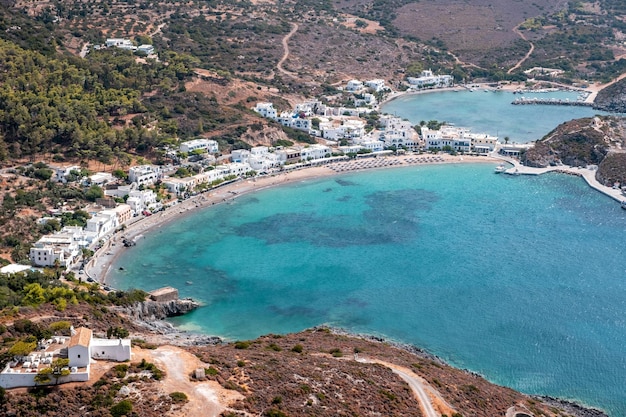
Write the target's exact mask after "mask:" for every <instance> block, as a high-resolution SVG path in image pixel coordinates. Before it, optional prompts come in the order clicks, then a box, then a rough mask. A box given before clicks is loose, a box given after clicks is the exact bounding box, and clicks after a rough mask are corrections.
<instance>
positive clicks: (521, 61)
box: [506, 25, 535, 74]
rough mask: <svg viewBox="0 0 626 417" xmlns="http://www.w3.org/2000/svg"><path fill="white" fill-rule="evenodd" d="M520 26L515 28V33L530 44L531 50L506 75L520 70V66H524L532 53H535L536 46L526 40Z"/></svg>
mask: <svg viewBox="0 0 626 417" xmlns="http://www.w3.org/2000/svg"><path fill="white" fill-rule="evenodd" d="M519 26H520V25H517V26H515V28H514V29H513V32H515V33H516V34H518V35H519V37H520V38H522V39H523V40H525V41H526V42H528V43H529V44H530V49H529V50H528V52H526V55H524V58H522V59H520V60H519V62H518V63H517V64H515V65H513V66H512V67H511V68H510V69H509V70H508V71H507V72H506V73H507V74H510V73H512V72H513V71H515V70H516V69H518V68H519V67H520V66H522V64H523V63H524V62H525V61H526V60H527V59H528V58H529V57H530V56H531V55H532V53H533V52H534V51H535V45H534V44H533V43H532V42H531V41H529V40H528V39H526V36H524V34H523V33H522V32H520V30H519Z"/></svg>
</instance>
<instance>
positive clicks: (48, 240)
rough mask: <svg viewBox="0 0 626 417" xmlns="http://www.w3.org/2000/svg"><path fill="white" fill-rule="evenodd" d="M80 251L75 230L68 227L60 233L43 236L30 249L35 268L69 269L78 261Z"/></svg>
mask: <svg viewBox="0 0 626 417" xmlns="http://www.w3.org/2000/svg"><path fill="white" fill-rule="evenodd" d="M81 233H82V230H81ZM82 247H84V246H82ZM80 249H81V246H80V244H79V239H78V237H77V236H76V233H75V230H73V229H72V228H68V227H66V228H64V229H63V230H62V231H60V232H57V233H53V234H50V235H46V236H42V237H41V238H40V239H39V240H38V241H37V242H35V244H34V245H33V247H31V248H30V251H29V258H30V262H31V264H32V265H33V266H41V267H52V266H55V265H57V264H58V265H59V266H60V267H62V268H65V269H69V268H71V267H72V266H73V265H74V264H75V263H76V261H77V260H78V257H79V256H80V254H81V250H80Z"/></svg>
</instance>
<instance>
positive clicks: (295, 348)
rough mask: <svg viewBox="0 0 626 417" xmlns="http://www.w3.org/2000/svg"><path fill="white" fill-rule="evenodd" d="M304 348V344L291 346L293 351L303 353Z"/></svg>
mask: <svg viewBox="0 0 626 417" xmlns="http://www.w3.org/2000/svg"><path fill="white" fill-rule="evenodd" d="M303 349H304V348H303V347H302V345H295V346H294V347H292V348H291V351H292V352H296V353H302V350H303Z"/></svg>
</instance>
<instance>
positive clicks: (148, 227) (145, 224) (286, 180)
mask: <svg viewBox="0 0 626 417" xmlns="http://www.w3.org/2000/svg"><path fill="white" fill-rule="evenodd" d="M381 158H382V159H383V160H384V161H386V162H388V163H386V164H379V165H377V166H373V167H368V166H364V165H367V164H359V162H361V161H372V160H380V159H381ZM498 162H501V159H499V158H495V157H492V156H466V155H456V156H453V155H449V154H437V155H434V157H433V155H431V154H422V155H400V156H384V157H377V158H362V159H357V160H354V161H340V162H336V163H335V164H342V165H346V164H352V167H351V169H350V168H348V169H346V168H343V169H342V170H333V169H332V165H333V164H332V163H331V164H327V165H323V166H313V167H304V168H302V169H298V170H293V171H287V172H278V173H276V174H273V175H270V176H264V177H256V178H251V179H240V180H237V181H233V182H231V183H228V184H226V185H222V186H220V187H217V188H213V189H211V190H208V191H207V192H204V193H201V194H198V195H195V196H193V197H190V198H188V199H186V200H184V201H182V202H180V203H178V204H176V205H174V206H171V207H169V208H168V209H166V210H165V211H161V212H159V213H155V214H153V215H152V216H149V217H142V218H140V219H138V220H135V221H134V222H133V223H131V224H128V225H127V226H126V229H125V230H123V231H122V232H118V233H116V234H114V235H113V236H111V238H110V239H108V240H107V241H106V242H105V243H104V245H103V246H102V247H101V248H100V249H99V250H98V251H96V253H94V255H93V256H92V258H91V259H90V260H89V262H87V264H86V265H85V273H86V274H87V276H88V277H91V278H93V279H94V280H95V281H96V282H99V283H101V284H102V285H105V284H106V280H107V276H108V274H109V272H110V269H111V266H112V265H113V264H114V263H115V261H116V260H117V258H118V257H119V256H120V255H121V253H122V252H123V251H124V250H126V249H128V248H126V247H125V246H124V245H123V240H124V239H126V240H130V241H137V240H139V239H141V238H142V237H143V236H144V234H145V233H148V232H150V231H152V230H153V229H156V228H159V227H161V226H164V225H166V224H168V223H170V222H172V221H176V220H179V219H181V218H183V217H184V216H186V215H189V214H192V213H193V212H194V211H195V210H197V209H204V208H207V207H211V206H214V205H218V204H223V203H226V202H228V201H231V200H233V199H235V198H237V197H239V196H242V195H245V194H248V193H252V192H256V191H261V190H264V189H267V188H271V187H277V186H281V185H286V184H290V183H294V182H297V181H304V180H309V179H314V178H323V177H326V176H335V175H341V174H344V173H348V172H356V171H362V170H371V169H387V168H401V167H409V166H416V165H434V164H466V163H498Z"/></svg>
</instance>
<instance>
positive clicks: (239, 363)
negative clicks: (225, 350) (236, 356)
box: [237, 360, 246, 368]
mask: <svg viewBox="0 0 626 417" xmlns="http://www.w3.org/2000/svg"><path fill="white" fill-rule="evenodd" d="M237 366H238V367H240V368H243V367H244V366H246V362H245V361H242V360H239V361H237Z"/></svg>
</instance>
